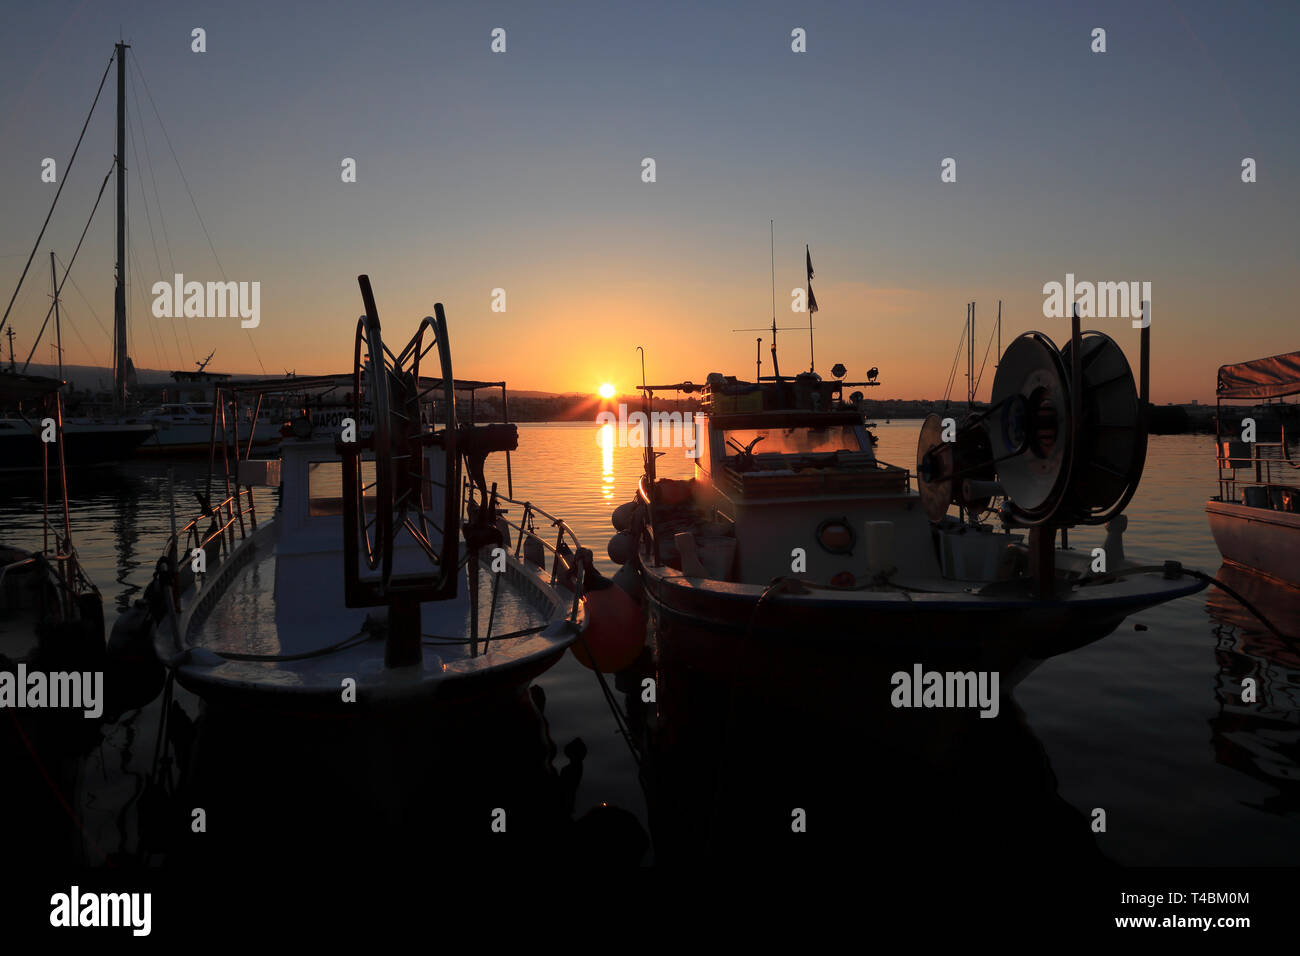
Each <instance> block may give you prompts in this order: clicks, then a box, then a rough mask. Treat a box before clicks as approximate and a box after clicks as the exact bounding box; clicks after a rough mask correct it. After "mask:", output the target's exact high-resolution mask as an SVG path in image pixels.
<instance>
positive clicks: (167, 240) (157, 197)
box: [131, 62, 197, 368]
mask: <svg viewBox="0 0 1300 956" xmlns="http://www.w3.org/2000/svg"><path fill="white" fill-rule="evenodd" d="M131 65H132V66H134V65H135V64H134V62H133V63H132V64H131ZM131 95H132V97H134V99H135V109H136V113H135V116H136V123H137V124H138V125H139V127H140V141H141V142H143V143H144V161H145V165H146V166H147V167H148V168H149V182H150V183H151V184H152V185H153V198H154V209H156V210H158V225H159V226H160V227H161V229H162V234H163V246H164V247H165V248H166V249H167V265H168V267H169V268H170V269H171V272H170V273H168V274H169V275H174V274H175V273H176V259H175V257H174V256H173V255H172V243H171V237H170V236H169V235H168V232H167V217H166V216H165V215H164V214H163V202H162V194H161V193H159V192H158V177H157V175H156V174H155V173H154V165H153V153H152V152H151V151H150V149H149V131H148V128H147V127H146V126H145V125H144V110H143V109H142V108H141V106H140V92H139V89H138V87H137V86H136V82H135V73H134V72H132V73H131ZM138 174H139V171H138V170H137V175H138ZM140 192H141V193H142V194H143V193H144V192H145V189H144V184H143V183H141V185H140ZM145 211H146V213H147V212H148V210H147V209H146V210H145ZM150 229H151V230H152V223H150ZM157 257H158V246H157V241H156V240H155V243H154V258H155V259H156V258H157ZM158 272H159V275H161V274H162V263H159V264H158ZM172 321H173V328H172V333H173V334H175V331H176V329H175V320H174V319H173V320H172ZM181 328H182V329H184V330H185V341H186V342H187V343H188V344H189V347H190V352H191V353H192V354H197V353H196V350H195V348H194V339H193V338H192V337H191V336H190V326H189V323H188V322H183V323H181ZM176 349H177V351H178V352H179V351H180V342H179V340H178V341H177V343H176ZM180 367H181V368H184V367H185V364H184V362H182V363H181V366H180Z"/></svg>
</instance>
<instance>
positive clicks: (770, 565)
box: [610, 316, 1205, 706]
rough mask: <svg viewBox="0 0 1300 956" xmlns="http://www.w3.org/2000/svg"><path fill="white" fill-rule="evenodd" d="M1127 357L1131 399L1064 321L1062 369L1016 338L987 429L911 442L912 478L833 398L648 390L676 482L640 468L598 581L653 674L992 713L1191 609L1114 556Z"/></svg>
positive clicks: (1177, 569)
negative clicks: (977, 677)
mask: <svg viewBox="0 0 1300 956" xmlns="http://www.w3.org/2000/svg"><path fill="white" fill-rule="evenodd" d="M1147 343H1148V339H1147V333H1146V331H1145V330H1144V331H1143V333H1142V359H1143V361H1142V369H1143V374H1142V387H1141V394H1140V395H1139V390H1138V388H1137V385H1136V383H1135V381H1134V376H1133V375H1132V373H1131V372H1130V370H1129V366H1128V362H1127V360H1126V359H1125V357H1124V354H1123V351H1122V350H1121V349H1120V348H1119V346H1118V345H1116V343H1115V342H1114V341H1113V340H1112V339H1110V338H1109V337H1108V336H1106V335H1104V334H1102V333H1099V332H1087V333H1082V332H1081V331H1080V329H1079V324H1078V318H1077V316H1076V318H1075V320H1074V325H1073V329H1072V336H1071V342H1070V344H1069V345H1067V346H1066V348H1065V349H1064V350H1058V349H1057V348H1056V346H1055V345H1054V344H1053V343H1052V342H1051V340H1050V339H1048V337H1047V336H1046V335H1043V334H1041V333H1026V334H1025V335H1022V336H1020V337H1019V338H1018V339H1016V340H1015V341H1013V342H1012V344H1011V345H1010V346H1009V347H1008V349H1007V350H1006V352H1005V354H1004V355H1003V356H1002V359H1001V362H1000V363H999V367H998V371H997V377H996V381H995V382H994V385H993V393H992V402H991V405H990V407H989V408H988V409H987V410H985V411H982V412H980V413H979V414H976V415H972V416H970V417H968V418H967V419H966V420H965V421H964V422H956V421H954V420H951V419H947V420H944V419H941V418H940V417H939V416H935V415H932V416H931V417H930V418H929V419H928V420H927V421H926V422H925V424H924V426H923V427H922V429H921V434H920V439H919V443H918V448H917V467H916V472H915V474H912V473H911V472H909V470H908V469H907V468H904V467H900V466H897V465H893V464H889V463H887V462H884V461H881V460H879V459H878V458H877V457H876V455H875V452H874V450H873V448H872V442H871V440H870V436H869V434H868V432H867V430H866V429H865V428H864V426H863V422H862V417H861V415H860V414H858V412H857V411H856V409H855V408H853V407H852V405H851V404H848V403H846V402H844V400H843V395H842V389H843V387H844V385H846V384H848V383H844V382H841V381H839V380H836V381H824V380H822V379H821V378H820V377H819V376H817V375H816V374H814V373H812V372H805V373H802V374H799V375H796V376H787V377H784V378H783V377H781V376H780V373H779V370H778V371H777V374H775V375H773V376H770V377H762V378H761V380H760V381H759V382H755V383H748V384H746V383H741V382H738V381H736V380H735V379H733V378H728V377H725V376H722V375H717V374H714V375H710V376H709V377H708V383H707V384H706V385H705V386H704V387H703V388H697V387H695V386H691V385H690V383H676V384H672V385H665V386H649V387H646V388H645V394H646V396H647V408H646V411H647V412H650V413H653V406H652V399H653V395H654V393H655V392H656V391H661V390H664V389H673V390H676V389H681V390H685V391H691V390H697V391H700V392H702V394H703V399H702V402H703V407H704V413H703V414H702V415H700V416H698V417H697V419H696V427H695V441H696V443H697V445H696V448H695V449H694V451H693V452H692V456H693V457H694V458H695V470H694V477H693V478H691V479H690V480H687V481H673V480H669V479H661V478H658V477H657V476H656V473H655V459H656V457H657V456H658V455H659V454H660V452H658V451H656V450H655V449H653V448H648V449H647V452H646V473H645V475H644V477H643V478H642V480H641V484H640V488H639V490H638V493H637V496H636V498H635V500H634V501H633V502H629V503H628V504H627V505H625V506H623V507H621V508H620V509H619V510H618V511H616V512H615V515H614V520H615V527H616V529H617V530H618V532H619V533H618V534H617V535H616V536H615V540H612V541H611V546H610V554H611V557H613V558H615V559H616V560H618V561H619V562H620V563H624V568H623V570H622V571H621V572H620V573H619V574H618V575H616V577H615V581H616V582H617V583H619V584H621V585H623V587H624V589H625V590H626V591H627V592H629V593H630V594H631V595H632V597H633V598H634V599H636V600H639V602H640V603H641V605H642V608H643V611H644V616H645V620H646V627H647V630H646V641H647V643H648V645H649V646H650V647H651V649H652V650H653V652H654V655H655V660H656V662H657V666H658V667H659V668H660V669H661V670H667V671H672V670H674V669H677V670H678V672H680V671H681V670H686V671H689V670H701V671H707V672H712V673H724V674H725V673H736V672H737V670H738V669H743V670H745V671H746V672H748V673H750V674H759V675H765V676H766V679H768V680H770V681H772V682H774V683H778V684H782V683H790V682H794V681H798V680H800V679H801V678H802V679H804V683H805V685H806V688H807V689H808V690H809V691H810V692H812V693H814V694H819V695H820V696H821V698H822V699H828V698H829V697H830V696H831V695H830V694H829V693H828V691H827V690H826V688H828V687H830V686H832V685H831V683H828V682H833V681H843V680H849V681H858V680H860V679H861V677H862V674H863V673H864V671H863V668H871V667H883V668H886V669H887V670H895V669H905V670H907V671H909V672H910V670H911V668H912V666H913V664H914V663H917V662H921V663H924V664H925V665H926V666H927V667H929V666H936V667H938V668H939V669H941V670H942V669H944V668H945V667H946V666H947V667H950V668H951V669H957V670H960V671H972V670H975V671H988V672H997V673H999V674H1000V686H1001V689H1002V691H1004V692H1005V691H1006V690H1008V689H1009V688H1011V687H1013V686H1014V685H1015V684H1016V683H1017V682H1018V681H1020V680H1021V679H1023V678H1024V676H1025V675H1027V674H1028V673H1029V672H1030V671H1031V670H1032V669H1033V668H1034V667H1035V666H1037V664H1038V663H1040V662H1041V661H1043V660H1045V659H1047V658H1049V657H1051V656H1053V655H1056V654H1060V653H1063V652H1065V651H1069V650H1071V649H1074V648H1077V647H1080V646H1081V645H1084V644H1087V643H1089V642H1091V641H1095V640H1097V639H1099V638H1101V637H1103V636H1105V635H1107V634H1109V633H1110V632H1112V631H1113V630H1114V629H1115V628H1116V627H1117V626H1118V625H1119V624H1120V622H1121V621H1123V620H1124V619H1125V617H1127V616H1128V615H1130V614H1132V613H1134V612H1136V611H1139V610H1141V609H1143V608H1148V607H1151V606H1152V605H1156V604H1160V603H1162V602H1165V601H1170V600H1173V599H1175V598H1178V597H1181V596H1183V595H1187V594H1191V593H1193V592H1195V591H1198V590H1200V589H1201V588H1203V587H1204V586H1205V581H1204V580H1203V579H1202V578H1200V577H1196V576H1194V575H1196V574H1197V573H1198V572H1190V571H1187V570H1185V569H1183V568H1182V567H1181V565H1179V564H1178V563H1177V562H1173V561H1161V560H1153V559H1151V558H1146V557H1139V556H1136V555H1133V554H1131V553H1129V548H1128V545H1129V542H1127V541H1125V540H1124V538H1123V531H1124V528H1125V526H1126V523H1127V518H1126V517H1125V515H1124V514H1123V511H1124V508H1125V507H1126V506H1127V504H1128V502H1129V500H1130V499H1131V497H1132V495H1133V493H1134V491H1135V490H1136V489H1137V486H1138V482H1139V480H1140V477H1141V474H1142V468H1143V464H1144V461H1145V456H1146V429H1145V422H1144V413H1143V409H1144V408H1145V396H1146V372H1145V369H1146V364H1147V354H1148V345H1147ZM774 358H775V350H774ZM774 370H775V369H774ZM835 371H836V374H837V376H842V374H843V369H842V367H840V366H837V367H836V370H835ZM913 482H915V487H913ZM952 512H955V513H952ZM1096 524H1105V525H1106V526H1107V528H1108V530H1109V534H1108V536H1107V539H1106V544H1105V547H1104V549H1100V552H1099V551H1097V550H1093V549H1074V548H1070V547H1069V545H1068V530H1069V528H1071V527H1073V526H1075V525H1096ZM1058 539H1059V543H1058ZM1139 540H1140V539H1139ZM819 688H820V690H819ZM853 699H854V701H858V700H859V699H860V695H853ZM855 706H856V704H855Z"/></svg>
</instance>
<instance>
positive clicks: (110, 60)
mask: <svg viewBox="0 0 1300 956" xmlns="http://www.w3.org/2000/svg"><path fill="white" fill-rule="evenodd" d="M115 56H117V50H114V51H113V56H110V57H109V58H108V66H105V67H104V75H103V76H101V77H100V78H99V89H97V90H96V91H95V99H94V102H92V103H91V104H90V112H89V113H87V114H86V122H84V123H82V124H81V135H80V136H78V137H77V145H76V146H74V147H73V148H72V157H71V158H70V159H69V160H68V165H67V166H65V167H63V179H62V180H61V181H60V182H59V188H58V189H57V190H56V191H55V193H54V202H52V203H50V211H49V212H47V213H46V214H45V222H44V224H43V225H42V226H41V232H40V235H38V236H37V237H36V243H35V244H34V245H33V246H32V251H31V255H29V256H28V257H27V265H25V266H23V274H22V275H20V276H19V277H18V285H17V286H15V287H14V294H13V296H12V297H11V298H10V299H9V306H8V308H6V309H5V314H4V318H0V329H3V328H4V327H5V323H6V322H8V321H9V311H10V309H12V308H13V307H14V299H16V298H18V290H19V289H21V288H22V287H23V280H24V279H26V278H27V270H28V269H30V268H31V267H32V260H33V259H35V258H36V250H37V249H39V248H40V246H41V239H42V237H44V235H45V229H46V227H47V226H49V224H50V217H51V216H53V215H54V207H55V205H56V204H57V203H58V201H59V196H61V195H62V194H63V187H64V186H66V185H67V184H68V173H70V172H72V164H73V163H74V162H76V160H77V150H79V149H81V140H82V139H83V138H84V137H85V135H86V127H87V126H89V125H90V117H91V116H93V115H94V113H95V104H97V103H98V102H99V94H100V93H102V92H103V91H104V81H105V80H107V79H108V71H109V69H110V68H111V67H112V65H113V57H115ZM110 172H111V170H110ZM105 182H107V180H105ZM100 192H101V193H102V192H103V187H100Z"/></svg>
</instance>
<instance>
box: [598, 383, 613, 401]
mask: <svg viewBox="0 0 1300 956" xmlns="http://www.w3.org/2000/svg"><path fill="white" fill-rule="evenodd" d="M600 397H601V398H613V397H614V386H613V385H610V384H609V382H606V383H605V384H604V385H602V386H601V387H600Z"/></svg>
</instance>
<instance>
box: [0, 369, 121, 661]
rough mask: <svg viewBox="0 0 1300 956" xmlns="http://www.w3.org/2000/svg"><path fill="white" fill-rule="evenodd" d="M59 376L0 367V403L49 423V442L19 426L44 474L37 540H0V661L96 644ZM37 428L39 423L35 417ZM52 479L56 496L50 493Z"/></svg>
mask: <svg viewBox="0 0 1300 956" xmlns="http://www.w3.org/2000/svg"><path fill="white" fill-rule="evenodd" d="M62 384H63V383H62V382H60V381H59V380H58V379H52V378H46V377H43V376H35V375H20V374H12V373H9V374H4V375H0V403H11V402H12V403H14V404H15V405H19V404H21V405H23V406H24V407H27V408H31V409H32V411H33V415H34V417H37V418H38V419H41V418H43V419H44V420H46V421H48V422H50V423H51V426H52V430H51V432H50V435H51V437H52V440H51V441H49V442H44V441H41V440H40V439H39V437H36V436H34V435H33V434H32V432H31V431H30V430H29V431H28V432H27V437H28V438H29V439H30V440H31V442H32V443H33V444H35V445H36V446H38V448H39V450H40V451H39V454H40V462H41V467H42V471H43V477H44V486H43V494H42V502H41V546H40V547H39V548H35V549H33V548H29V547H24V546H20V545H18V544H15V543H2V542H0V663H3V664H4V665H5V666H8V665H10V664H35V665H36V666H38V667H40V666H45V665H47V664H56V663H58V664H62V663H64V662H67V661H69V660H73V659H75V658H78V657H80V658H82V659H84V658H85V657H87V656H88V657H91V658H95V657H98V656H102V654H103V651H104V608H103V601H102V599H101V598H100V594H99V590H98V589H97V588H96V587H95V585H94V584H93V583H92V582H91V581H90V579H89V578H88V577H87V576H86V573H85V571H84V570H83V569H82V566H81V561H80V558H79V557H78V555H77V549H76V547H75V546H74V545H73V543H72V526H71V518H70V515H69V509H68V498H67V481H66V477H67V475H66V461H65V457H66V456H65V444H66V442H65V436H64V431H63V405H62V401H61V399H60V395H59V389H60V387H61V386H62ZM33 406H34V407H33ZM37 430H38V433H39V431H42V430H44V429H42V428H41V427H40V426H39V425H38V426H37ZM0 447H3V446H0ZM52 487H53V488H54V489H56V491H55V493H56V494H57V495H58V496H59V497H58V499H57V500H54V501H51V490H52ZM60 515H61V520H60Z"/></svg>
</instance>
